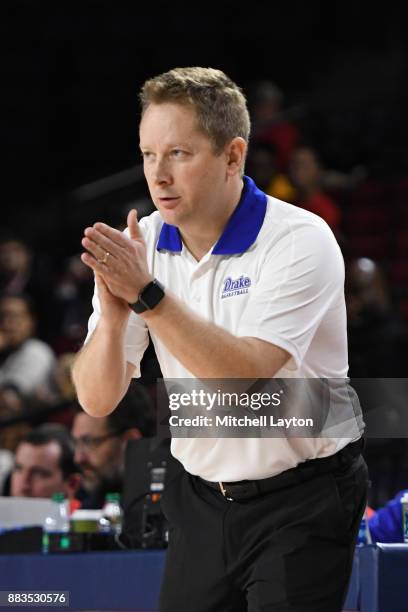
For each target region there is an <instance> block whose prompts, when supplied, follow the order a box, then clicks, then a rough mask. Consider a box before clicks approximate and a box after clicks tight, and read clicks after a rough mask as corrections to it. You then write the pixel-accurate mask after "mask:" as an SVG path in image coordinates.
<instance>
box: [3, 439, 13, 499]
mask: <svg viewBox="0 0 408 612" xmlns="http://www.w3.org/2000/svg"><path fill="white" fill-rule="evenodd" d="M13 464H14V456H13V453H12V452H11V451H9V450H5V449H4V448H2V449H0V495H1V494H2V491H3V487H4V484H5V482H6V480H7V478H8V477H9V475H10V470H11V468H12V467H13Z"/></svg>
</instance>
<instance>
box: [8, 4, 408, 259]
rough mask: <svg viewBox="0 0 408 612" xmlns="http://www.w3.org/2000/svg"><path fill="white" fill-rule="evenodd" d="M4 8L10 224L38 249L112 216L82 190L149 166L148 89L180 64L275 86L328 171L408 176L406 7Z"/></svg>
mask: <svg viewBox="0 0 408 612" xmlns="http://www.w3.org/2000/svg"><path fill="white" fill-rule="evenodd" d="M2 6H3V11H5V18H4V19H2V20H1V22H0V28H1V38H2V41H3V43H4V44H5V49H4V52H3V54H2V60H1V64H2V68H1V81H2V96H1V117H2V120H3V123H4V125H3V130H2V131H3V136H2V143H3V149H4V151H3V155H4V158H5V159H6V164H5V165H4V166H3V169H4V170H5V172H4V177H3V181H2V189H3V197H4V206H3V212H2V217H3V223H4V225H5V226H6V227H11V228H12V229H16V230H18V231H19V233H20V234H21V235H22V237H23V238H25V239H26V240H28V241H29V242H30V243H31V245H32V246H33V247H34V248H36V249H37V250H38V249H41V248H42V245H44V244H47V248H49V249H51V250H52V252H54V253H55V257H57V258H58V257H63V256H65V255H66V254H69V253H71V252H75V250H78V248H79V241H80V236H81V231H82V227H83V225H82V222H87V221H88V216H89V217H90V218H92V220H95V219H94V214H99V215H101V214H103V213H104V208H103V207H101V206H99V207H98V208H95V209H92V206H91V204H90V203H89V201H88V202H83V201H81V202H79V201H77V200H76V199H75V198H72V197H71V196H72V194H71V192H72V190H73V189H75V188H76V187H78V186H80V185H82V184H85V183H88V182H90V181H93V180H95V179H98V178H101V177H103V176H105V175H108V174H110V173H113V172H117V171H120V170H123V169H126V168H131V167H132V166H133V165H134V164H137V163H139V161H140V160H139V155H138V136H137V130H138V119H139V109H138V91H139V89H140V87H141V85H142V83H143V81H144V80H145V79H146V78H148V77H151V76H153V75H156V74H158V73H160V72H163V71H166V70H168V69H170V68H172V67H175V66H181V65H203V66H213V67H217V68H221V69H222V70H224V71H225V72H227V74H228V75H229V76H230V77H231V78H233V79H234V80H236V81H237V82H238V83H239V84H240V85H241V86H242V87H243V88H244V90H245V91H249V89H250V87H251V84H253V83H254V82H255V81H256V80H257V79H265V78H267V79H271V80H273V81H274V82H276V83H277V84H278V85H279V86H280V87H281V88H282V89H283V91H284V92H285V94H286V101H285V102H286V104H285V106H286V108H288V109H290V110H291V112H292V113H293V117H294V118H295V119H296V121H297V122H298V124H300V126H301V128H302V130H303V132H304V133H305V134H306V135H307V136H308V137H309V138H310V139H311V140H312V141H313V142H314V143H315V144H317V145H318V146H319V147H320V150H321V153H322V154H323V158H324V161H325V162H326V164H328V165H329V167H331V168H335V169H340V170H346V171H348V170H350V169H351V168H352V167H353V166H354V165H356V164H362V165H364V166H365V167H366V168H367V169H368V171H369V173H370V174H372V175H375V176H384V175H386V176H387V177H390V176H391V177H392V175H393V174H397V175H401V174H405V173H406V170H407V165H408V158H407V153H406V147H405V143H406V124H407V121H406V116H405V108H406V106H407V101H408V96H407V83H408V70H407V45H406V36H405V27H404V22H405V15H404V14H403V12H402V9H400V8H397V7H396V3H388V4H387V5H384V3H381V5H378V6H375V5H373V4H370V5H368V4H366V3H353V4H352V3H347V2H346V3H344V2H285V3H278V2H267V1H260V2H251V3H243V4H240V5H238V3H237V2H230V1H225V2H221V1H220V2H218V3H214V2H210V3H183V2H164V1H158V0H156V1H155V2H145V3H138V2H130V3H129V2H126V3H125V2H114V1H96V0H94V1H91V0H83V1H82V2H71V3H66V2H55V3H54V4H49V3H46V2H41V1H32V2H29V1H18V0H15V1H12V2H11V1H7V2H4V3H3V4H2ZM140 189H142V188H141V187H140V186H138V185H136V186H135V194H136V193H137V191H138V190H140ZM86 207H88V208H87V209H86ZM96 211H98V212H97V213H96Z"/></svg>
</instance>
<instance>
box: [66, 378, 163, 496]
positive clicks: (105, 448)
mask: <svg viewBox="0 0 408 612" xmlns="http://www.w3.org/2000/svg"><path fill="white" fill-rule="evenodd" d="M153 426H154V419H153V412H152V406H151V402H150V398H149V396H148V394H147V392H146V391H145V390H144V389H143V387H142V386H141V385H139V384H137V383H135V384H132V385H131V387H130V389H129V391H128V393H127V394H126V395H125V397H124V399H123V400H122V401H121V403H120V404H119V405H118V407H117V409H116V410H115V411H114V412H112V413H111V414H109V415H108V416H106V417H103V418H94V417H92V416H90V415H89V414H87V413H86V412H83V411H82V410H81V411H80V412H78V413H77V414H76V416H75V418H74V422H73V425H72V437H73V439H74V444H75V462H76V464H77V465H78V466H79V467H80V469H81V472H82V477H83V489H84V491H85V497H84V498H83V500H82V507H83V508H101V507H102V505H103V502H104V498H105V494H106V493H108V492H110V491H118V492H121V490H122V483H123V472H124V461H125V450H126V445H127V443H128V441H129V440H138V439H139V438H142V437H144V436H150V435H152V433H153Z"/></svg>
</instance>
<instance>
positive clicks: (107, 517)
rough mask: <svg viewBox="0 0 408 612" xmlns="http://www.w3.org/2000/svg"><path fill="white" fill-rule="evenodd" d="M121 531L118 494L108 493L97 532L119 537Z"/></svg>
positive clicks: (120, 511)
mask: <svg viewBox="0 0 408 612" xmlns="http://www.w3.org/2000/svg"><path fill="white" fill-rule="evenodd" d="M121 531H122V508H121V507H120V495H119V493H108V494H107V495H106V497H105V504H104V506H103V508H102V517H101V519H100V520H99V532H100V533H111V534H114V535H119V534H120V533H121Z"/></svg>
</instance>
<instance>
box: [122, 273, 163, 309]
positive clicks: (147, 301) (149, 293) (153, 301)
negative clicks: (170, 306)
mask: <svg viewBox="0 0 408 612" xmlns="http://www.w3.org/2000/svg"><path fill="white" fill-rule="evenodd" d="M163 297H164V288H163V285H162V284H161V283H159V281H157V280H156V279H155V280H153V281H152V282H151V283H149V284H148V285H146V287H144V288H143V289H142V291H141V292H140V295H139V299H138V300H137V302H135V303H134V304H130V307H131V308H132V309H133V310H134V311H135V312H136V313H138V314H139V313H141V312H145V310H152V308H154V307H155V306H157V304H158V303H159V302H160V300H161V299H162V298H163Z"/></svg>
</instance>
